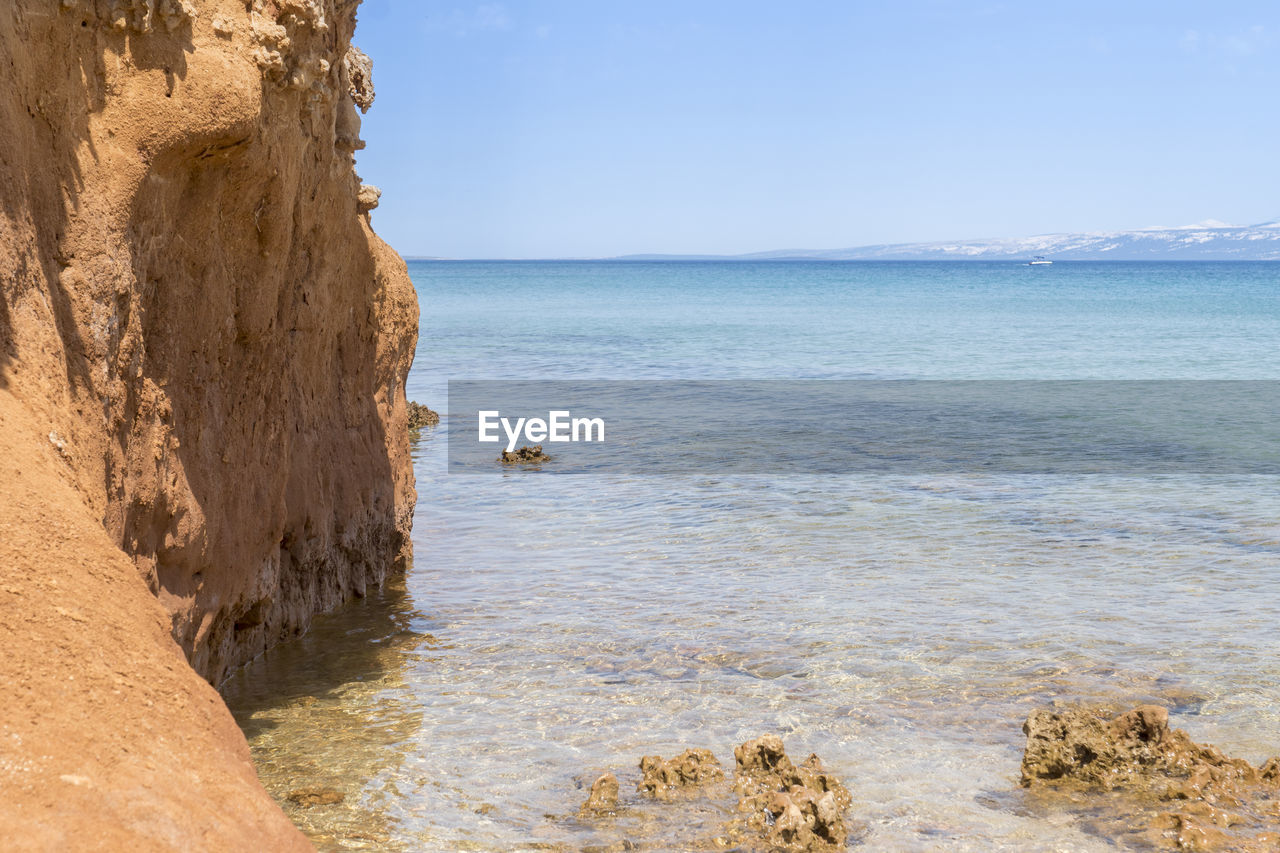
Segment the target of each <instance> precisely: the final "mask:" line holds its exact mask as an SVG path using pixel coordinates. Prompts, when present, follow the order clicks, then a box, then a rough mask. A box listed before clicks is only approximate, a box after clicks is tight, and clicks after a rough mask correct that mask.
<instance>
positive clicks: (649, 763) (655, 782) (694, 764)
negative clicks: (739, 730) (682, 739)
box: [636, 749, 724, 800]
mask: <svg viewBox="0 0 1280 853" xmlns="http://www.w3.org/2000/svg"><path fill="white" fill-rule="evenodd" d="M640 774H641V778H640V783H639V784H638V785H637V786H636V790H637V791H638V792H640V793H642V794H647V795H649V796H651V797H655V798H657V799H660V800H666V799H670V798H671V797H672V796H674V795H677V794H697V793H699V792H700V791H701V790H702V789H703V788H705V787H706V786H708V785H713V784H715V783H717V782H723V781H724V769H723V768H721V766H720V762H719V761H717V760H716V757H715V756H714V755H713V754H712V753H711V750H709V749H686V750H685V751H684V752H682V753H680V754H679V755H677V756H676V757H675V758H670V759H667V760H665V761H664V760H663V759H662V758H661V757H659V756H657V755H646V756H645V757H644V758H641V759H640Z"/></svg>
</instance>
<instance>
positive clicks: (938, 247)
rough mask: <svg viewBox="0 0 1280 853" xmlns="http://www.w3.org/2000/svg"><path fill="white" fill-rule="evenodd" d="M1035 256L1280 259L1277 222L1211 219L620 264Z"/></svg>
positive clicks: (632, 257) (646, 257)
mask: <svg viewBox="0 0 1280 853" xmlns="http://www.w3.org/2000/svg"><path fill="white" fill-rule="evenodd" d="M1036 255H1044V256H1045V257H1046V258H1049V259H1050V260H1064V261H1066V260H1069V261H1161V260H1170V261H1173V260H1178V261H1274V260H1280V220H1276V221H1274V222H1263V223H1261V224H1258V225H1227V224H1226V223H1224V222H1217V221H1215V220H1212V219H1210V220H1207V221H1205V222H1199V223H1197V224H1195V225H1182V226H1178V227H1174V228H1138V229H1135V230H1133V231H1105V232H1104V231H1090V232H1085V233H1082V234H1042V235H1040V236H1038V237H1008V238H999V239H993V240H952V241H946V242H941V243H895V244H889V245H879V246H858V247H855V248H851V249H780V250H777V251H772V252H754V253H752V254H748V255H627V256H625V258H623V260H663V259H685V260H695V259H708V260H709V259H727V258H733V259H740V260H814V261H855V260H857V261H933V260H965V261H996V260H1030V259H1031V258H1033V257H1035V256H1036Z"/></svg>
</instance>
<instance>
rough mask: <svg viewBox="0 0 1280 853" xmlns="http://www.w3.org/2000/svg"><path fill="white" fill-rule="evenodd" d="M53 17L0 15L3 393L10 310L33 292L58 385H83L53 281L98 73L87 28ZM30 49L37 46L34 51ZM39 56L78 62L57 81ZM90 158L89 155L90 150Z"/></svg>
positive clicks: (69, 320)
mask: <svg viewBox="0 0 1280 853" xmlns="http://www.w3.org/2000/svg"><path fill="white" fill-rule="evenodd" d="M60 18H61V16H59V15H58V14H56V13H53V14H50V13H40V12H32V11H30V10H25V11H24V12H21V13H20V11H19V10H18V8H17V7H16V6H10V7H9V8H8V9H6V10H5V11H4V12H2V13H0V67H7V68H8V69H9V71H10V74H9V76H8V77H7V78H6V85H5V87H4V91H3V93H2V94H0V147H3V149H4V150H5V157H4V166H5V169H4V172H3V173H2V174H0V190H2V191H0V204H3V212H4V217H5V219H6V225H7V228H6V230H7V232H8V233H7V234H6V233H3V232H0V238H8V239H7V240H4V241H0V251H6V253H9V252H11V253H13V256H12V257H7V258H4V259H3V262H4V263H5V264H6V265H9V267H10V273H11V274H10V275H6V276H5V277H4V278H3V291H2V292H0V336H3V337H2V340H3V347H0V386H4V387H7V386H8V384H9V376H8V373H9V370H10V367H11V365H12V363H13V362H14V361H16V360H18V359H19V358H21V357H22V355H23V353H22V352H20V351H19V346H18V342H17V337H18V332H19V330H17V329H15V328H14V326H13V323H14V319H13V307H12V306H13V305H15V304H16V303H17V302H18V301H19V300H23V299H30V296H31V294H33V293H34V294H41V295H43V296H44V297H45V299H46V300H47V307H48V308H49V310H50V312H51V313H52V315H53V321H54V325H55V329H56V332H57V335H58V337H59V339H60V340H61V342H62V348H63V353H64V356H65V358H64V359H63V363H64V366H65V369H66V378H67V382H68V383H69V385H70V386H71V387H72V388H73V389H74V388H77V387H79V388H81V389H82V390H88V389H89V388H90V387H91V385H90V377H89V371H88V367H87V365H86V364H85V363H84V359H83V353H84V352H85V345H84V341H83V340H82V339H81V337H80V334H79V330H78V329H77V327H76V323H75V315H74V312H73V310H72V301H71V295H70V294H69V293H68V292H67V288H66V286H65V285H64V283H63V281H62V278H61V273H62V270H63V269H64V268H65V266H66V264H65V261H66V257H65V255H64V254H63V251H62V245H61V244H62V240H63V238H64V237H65V235H66V231H67V222H68V217H69V214H70V210H69V208H74V207H75V206H76V205H77V204H78V202H79V198H80V193H81V192H82V191H83V189H84V175H83V173H82V171H81V169H80V164H79V160H78V156H77V149H78V148H79V146H80V145H81V144H82V143H86V142H87V140H88V138H89V115H90V114H91V113H93V112H96V111H98V110H101V109H102V106H103V104H104V91H103V87H102V85H101V81H102V80H103V71H104V69H103V63H102V58H101V55H100V54H99V53H98V52H97V51H96V50H94V46H93V45H94V34H93V32H92V30H91V29H90V28H87V27H86V28H73V29H66V28H63V27H61V26H60ZM81 29H83V31H78V30H81ZM31 44H40V45H43V46H44V47H45V48H46V49H45V50H44V51H40V52H37V51H34V50H32V49H31V47H30V45H31ZM37 55H38V56H39V59H40V61H38V62H37V61H35V60H36V56H37ZM48 56H60V57H68V58H73V60H74V59H78V61H72V62H68V63H66V65H65V66H64V67H62V68H61V69H60V73H61V74H62V78H61V79H59V78H58V73H56V72H55V71H54V70H53V69H54V66H53V65H51V64H50V63H48V62H47V61H45V60H46V58H47V57H48ZM89 152H90V154H91V155H93V154H95V152H93V149H92V145H90V146H89ZM6 243H8V245H6ZM22 332H23V337H31V336H33V334H38V332H37V330H35V329H24V330H22ZM37 357H38V356H37ZM45 390H46V392H47V393H48V392H53V393H55V394H56V392H55V391H54V390H53V389H45Z"/></svg>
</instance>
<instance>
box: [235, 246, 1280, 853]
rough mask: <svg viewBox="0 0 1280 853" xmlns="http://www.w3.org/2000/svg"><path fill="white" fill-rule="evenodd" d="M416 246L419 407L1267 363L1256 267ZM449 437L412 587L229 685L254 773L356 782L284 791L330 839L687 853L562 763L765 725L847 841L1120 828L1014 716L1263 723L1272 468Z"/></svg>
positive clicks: (618, 766)
mask: <svg viewBox="0 0 1280 853" xmlns="http://www.w3.org/2000/svg"><path fill="white" fill-rule="evenodd" d="M410 272H411V274H412V276H413V278H414V282H415V284H416V286H417V288H418V292H419V296H420V299H421V303H422V311H423V319H422V326H421V329H422V336H421V341H420V344H419V351H418V357H417V361H416V363H415V365H414V369H413V373H412V375H411V377H410V380H409V386H408V392H409V396H410V398H411V399H416V400H419V401H421V402H424V403H427V404H429V405H432V407H433V408H442V409H443V408H444V407H445V402H446V401H445V383H446V381H447V380H448V379H507V380H511V379H522V378H523V379H534V378H536V379H546V378H557V379H581V378H600V379H646V378H652V379H661V378H670V379H709V378H752V379H786V378H843V379H851V378H852V379H866V378H887V379H900V378H916V379H960V378H964V379H1013V378H1020V379H1028V378H1030V379H1036V378H1042V379H1050V378H1094V379H1106V378H1111V379H1121V378H1122V379H1157V378H1178V379H1277V378H1280V266H1274V265H1268V264H1242V263H1233V264H1199V263H1178V264H1121V263H1117V264H1100V263H1095V264H1086V263H1078V264H1067V263H1060V264H1054V265H1053V266H1052V267H1050V268H1047V269H1039V268H1035V269H1033V268H1029V267H1026V266H1018V265H1015V264H994V263H993V264H986V263H954V264H952V263H919V264H913V263H884V264H877V263H776V262H775V263H711V262H708V263H592V262H575V263H550V262H539V263H514V262H513V263H479V262H457V263H455V262H414V263H411V264H410ZM446 423H447V417H446ZM444 433H445V430H444V429H441V430H436V431H427V432H425V433H424V434H423V435H422V436H421V438H420V439H419V440H418V442H417V444H416V445H415V454H416V457H415V458H416V466H417V471H418V483H419V492H420V494H421V499H420V503H419V506H418V509H417V516H416V522H415V529H414V541H415V548H416V559H415V564H414V566H413V568H412V570H411V571H410V573H409V575H408V576H407V578H406V579H405V583H404V586H403V589H399V588H397V589H394V590H391V591H389V592H388V593H386V594H384V595H383V596H380V597H377V598H376V599H375V600H372V601H369V602H365V603H364V604H362V605H360V606H357V607H354V608H349V609H348V610H347V611H344V612H343V613H342V614H339V615H337V616H335V617H333V618H332V619H330V620H328V621H322V622H321V623H320V624H319V625H318V627H317V630H316V632H314V633H313V634H312V635H311V636H310V637H308V638H305V639H304V640H303V641H302V645H300V646H297V647H294V648H293V649H292V650H290V649H282V650H278V651H276V652H273V653H271V654H269V655H268V656H267V657H266V659H264V660H263V661H262V662H260V663H259V664H257V665H255V666H254V667H251V668H250V669H248V670H246V671H245V672H244V673H242V674H241V675H239V676H238V677H237V678H236V680H235V681H233V682H232V683H231V684H230V685H228V687H227V690H226V694H227V697H228V701H229V703H230V704H231V705H232V707H233V710H235V711H236V713H237V716H238V718H239V719H240V720H241V722H242V725H244V726H245V729H246V732H247V733H248V734H249V737H250V742H251V745H252V747H253V749H254V754H255V759H256V760H257V762H258V764H259V768H260V771H261V774H262V776H263V779H264V781H265V783H266V784H267V785H268V788H269V789H270V790H272V792H273V793H275V794H276V795H277V796H280V797H283V796H284V794H285V793H287V790H288V789H289V787H290V786H292V787H301V786H302V785H303V784H313V783H317V782H318V783H324V784H333V785H335V786H338V787H341V788H342V789H343V790H345V791H346V792H347V794H348V797H347V800H346V801H345V802H344V803H343V804H342V805H341V806H337V807H328V808H327V810H326V809H320V808H317V809H311V810H306V811H303V810H298V809H293V810H292V811H291V814H293V815H294V817H295V818H296V819H297V820H299V822H300V823H302V824H303V825H304V826H305V827H306V828H307V829H308V831H309V832H311V833H312V834H313V837H314V838H316V839H317V841H318V842H319V843H320V844H321V846H322V847H325V848H326V849H348V848H360V847H375V848H376V849H406V850H419V849H422V850H448V849H469V850H521V849H547V848H552V849H581V848H582V847H584V846H588V845H608V844H611V843H615V842H618V841H620V840H621V839H623V838H628V839H632V840H635V841H637V842H638V843H641V844H642V845H644V848H643V849H672V850H678V849H683V846H682V845H684V844H685V843H686V840H685V839H682V838H678V837H677V836H676V835H675V834H672V833H674V830H672V829H669V828H666V829H664V827H667V826H668V824H665V823H663V821H662V820H661V817H660V815H659V814H657V813H656V812H655V811H654V809H653V808H652V807H648V806H644V805H643V804H639V805H637V806H636V807H635V809H634V810H633V811H632V812H629V813H628V814H627V815H624V816H622V817H619V818H618V819H617V820H615V821H610V822H607V823H593V822H589V821H579V820H577V819H576V818H575V816H574V815H575V813H576V810H577V806H578V805H579V803H580V802H581V801H582V799H583V798H584V797H585V792H584V791H583V790H581V789H580V787H579V786H580V785H581V783H582V781H583V780H584V779H588V780H589V779H590V778H592V777H593V775H594V774H595V773H596V772H599V771H600V770H602V769H606V768H609V769H614V770H617V771H620V775H621V778H622V781H623V788H624V791H625V790H627V788H628V783H629V782H630V783H632V784H633V783H634V776H635V775H636V774H635V772H634V768H635V764H636V762H637V761H638V759H639V757H640V756H641V755H644V754H650V753H655V752H656V753H661V754H664V755H666V754H670V753H673V752H677V751H679V750H682V749H684V748H685V747H688V746H705V747H710V748H712V749H713V750H715V751H716V752H717V754H718V755H720V756H721V758H722V760H725V761H726V762H728V761H731V760H732V758H731V756H732V747H733V746H734V745H735V744H736V743H738V742H741V741H742V740H745V739H746V738H748V737H752V736H755V735H758V734H760V733H763V732H767V731H774V732H777V733H779V734H782V735H783V736H784V738H785V740H786V742H787V744H788V747H789V748H790V749H791V750H792V751H793V752H796V753H799V754H800V755H804V754H807V753H808V752H809V751H816V752H818V753H819V754H820V755H822V756H823V758H824V759H825V761H826V763H827V764H828V766H830V767H831V768H832V769H833V770H835V771H836V772H837V773H838V774H839V775H840V776H842V777H843V778H844V779H845V780H846V782H847V783H848V786H849V788H850V790H851V792H852V794H853V797H854V807H853V813H854V815H855V817H856V818H857V819H858V820H859V821H860V822H861V825H862V829H861V831H860V836H859V838H860V841H859V843H861V844H862V845H864V846H865V849H871V850H921V851H923V850H974V851H978V850H1010V851H1032V850H1045V851H1048V850H1081V851H1091V850H1115V849H1116V846H1117V845H1119V846H1120V847H1122V848H1123V847H1125V846H1127V845H1129V844H1130V843H1131V842H1130V840H1128V839H1126V838H1118V837H1114V836H1111V835H1108V833H1109V832H1111V831H1112V830H1108V829H1106V828H1099V827H1098V826H1094V825H1092V824H1090V823H1089V822H1088V821H1087V820H1084V819H1082V818H1081V816H1080V815H1078V814H1075V813H1070V812H1067V811H1062V810H1055V809H1054V808H1053V807H1051V806H1044V805H1043V804H1036V803H1032V802H1030V801H1028V800H1026V799H1025V798H1024V797H1023V796H1022V795H1021V793H1020V792H1019V790H1018V788H1017V774H1018V762H1019V759H1020V755H1021V747H1022V735H1021V732H1020V730H1019V727H1020V725H1021V722H1022V720H1023V719H1024V718H1025V716H1026V715H1027V713H1028V712H1029V711H1030V710H1031V709H1033V708H1036V707H1042V706H1045V705H1049V704H1052V703H1054V702H1068V703H1070V702H1078V701H1088V702H1110V703H1114V704H1117V705H1132V704H1135V703H1139V702H1147V701H1152V702H1159V703H1162V704H1165V705H1167V706H1169V707H1171V708H1172V709H1173V717H1174V723H1175V725H1178V726H1180V727H1183V728H1185V729H1187V730H1188V731H1189V732H1190V733H1191V734H1192V736H1193V737H1195V738H1196V739H1197V740H1207V741H1212V742H1215V743H1217V744H1218V745H1220V746H1221V747H1223V748H1224V749H1226V750H1227V751H1228V752H1230V753H1234V754H1239V755H1241V756H1242V757H1245V758H1248V759H1250V760H1254V761H1258V760H1261V759H1263V758H1264V757H1266V756H1267V755H1271V754H1276V753H1280V632H1277V631H1276V630H1275V626H1276V625H1277V623H1278V622H1280V591H1277V588H1276V585H1275V576H1276V566H1277V560H1278V559H1280V487H1278V486H1280V484H1278V483H1277V482H1276V480H1275V478H1273V477H1259V476H1234V477H1215V478H1211V477H1204V476H1193V475H1169V476H1160V477H1148V478H1133V477H1130V478H1124V477H1116V476H1106V477H1104V476H1074V477H1067V476H1057V477H1053V476H1044V475H1038V476H1033V475H1021V476H1014V475H948V476H946V477H929V476H925V475H918V476H909V475H894V476H883V477H874V476H869V475H864V476H858V477H853V476H848V477H834V476H802V475H789V476H785V477H770V476H768V475H741V476H732V477H716V476H712V475H708V476H705V477H694V478H684V479H676V478H663V477H626V476H600V477H588V476H578V477H562V478H555V477H544V476H538V475H536V474H531V473H530V472H521V471H510V472H507V473H504V474H498V475H494V476H492V477H474V476H472V477H457V476H454V477H450V476H448V475H447V474H445V473H444V471H445V465H444V462H445V459H444V441H443V436H444ZM371 639H372V640H374V641H375V642H372V643H371V642H370V640H371ZM370 648H373V649H374V651H372V652H370V651H369V649H370ZM628 774H630V775H628ZM290 808H291V809H292V807H290ZM712 823H714V821H711V822H710V823H708V827H707V828H710V827H711V824H712ZM696 829H697V827H695V830H696ZM664 833H667V834H664ZM694 834H695V835H696V834H697V833H696V831H695V832H694ZM709 834H714V832H710V833H709Z"/></svg>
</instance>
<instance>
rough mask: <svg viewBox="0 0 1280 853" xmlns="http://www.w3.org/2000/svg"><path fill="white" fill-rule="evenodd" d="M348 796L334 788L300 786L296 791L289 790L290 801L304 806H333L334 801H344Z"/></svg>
mask: <svg viewBox="0 0 1280 853" xmlns="http://www.w3.org/2000/svg"><path fill="white" fill-rule="evenodd" d="M346 798H347V795H346V794H344V793H342V792H341V791H335V790H334V789H333V788H299V789H298V790H296V791H290V792H289V802H291V803H296V804H298V805H300V806H302V807H303V808H310V807H312V806H331V805H333V804H334V803H340V802H342V801H343V800H345V799H346Z"/></svg>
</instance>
